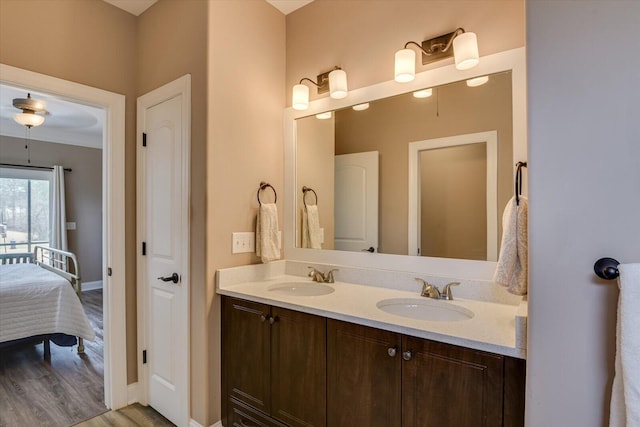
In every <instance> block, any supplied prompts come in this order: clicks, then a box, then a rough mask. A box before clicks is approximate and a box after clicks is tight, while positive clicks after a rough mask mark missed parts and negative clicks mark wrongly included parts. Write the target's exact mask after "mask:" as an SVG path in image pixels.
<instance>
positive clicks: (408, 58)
mask: <svg viewBox="0 0 640 427" xmlns="http://www.w3.org/2000/svg"><path fill="white" fill-rule="evenodd" d="M415 78H416V53H415V51H413V50H411V49H400V50H399V51H397V52H396V62H395V74H394V79H395V81H397V82H398V83H407V82H410V81H412V80H413V79H415Z"/></svg>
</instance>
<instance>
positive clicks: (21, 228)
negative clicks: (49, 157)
mask: <svg viewBox="0 0 640 427" xmlns="http://www.w3.org/2000/svg"><path fill="white" fill-rule="evenodd" d="M51 179H52V173H51V171H47V170H35V169H34V170H31V169H10V168H0V253H3V254H6V253H25V252H32V251H33V246H34V245H43V246H48V244H49V229H50V223H51V221H50V212H51Z"/></svg>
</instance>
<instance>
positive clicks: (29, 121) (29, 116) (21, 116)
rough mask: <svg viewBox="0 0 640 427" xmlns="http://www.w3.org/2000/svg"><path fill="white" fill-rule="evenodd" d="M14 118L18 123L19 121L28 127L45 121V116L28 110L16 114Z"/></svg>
mask: <svg viewBox="0 0 640 427" xmlns="http://www.w3.org/2000/svg"><path fill="white" fill-rule="evenodd" d="M13 120H15V121H16V123H19V124H21V125H23V126H26V127H33V126H40V125H41V124H42V123H44V117H43V116H39V115H37V114H35V113H27V112H23V113H16V114H14V115H13Z"/></svg>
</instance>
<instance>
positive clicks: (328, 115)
mask: <svg viewBox="0 0 640 427" xmlns="http://www.w3.org/2000/svg"><path fill="white" fill-rule="evenodd" d="M330 118H331V111H325V112H324V113H318V114H316V119H320V120H327V119H330Z"/></svg>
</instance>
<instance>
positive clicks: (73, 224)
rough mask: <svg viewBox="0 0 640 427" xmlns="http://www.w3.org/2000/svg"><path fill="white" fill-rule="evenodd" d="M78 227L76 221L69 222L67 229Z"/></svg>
mask: <svg viewBox="0 0 640 427" xmlns="http://www.w3.org/2000/svg"><path fill="white" fill-rule="evenodd" d="M75 229H76V223H75V222H68V223H67V230H75Z"/></svg>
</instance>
